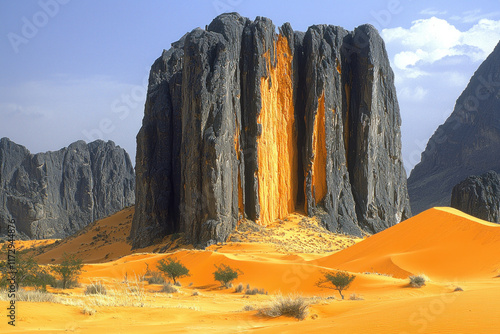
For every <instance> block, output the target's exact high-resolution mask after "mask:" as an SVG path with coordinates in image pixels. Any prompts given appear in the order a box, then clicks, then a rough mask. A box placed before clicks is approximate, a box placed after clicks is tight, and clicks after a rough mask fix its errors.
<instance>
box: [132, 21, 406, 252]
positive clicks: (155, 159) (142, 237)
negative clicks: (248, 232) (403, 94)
mask: <svg viewBox="0 0 500 334" xmlns="http://www.w3.org/2000/svg"><path fill="white" fill-rule="evenodd" d="M400 123H401V120H400V115H399V107H398V103H397V98H396V92H395V88H394V75H393V72H392V70H391V68H390V65H389V61H388V58H387V54H386V51H385V46H384V42H383V41H382V39H381V37H380V36H379V34H378V33H377V31H376V30H375V29H374V28H373V27H372V26H369V25H364V26H360V27H358V28H356V29H355V30H354V31H352V32H350V31H347V30H345V29H343V28H341V27H336V26H330V25H318V26H311V27H310V28H309V29H308V30H307V32H305V33H304V32H296V31H293V30H292V28H291V26H290V25H289V24H284V25H283V26H282V27H280V28H279V29H278V31H276V27H275V26H274V25H273V23H272V22H271V20H269V19H267V18H262V17H257V18H256V19H255V21H251V20H249V19H247V18H243V17H241V16H239V15H238V14H235V13H232V14H223V15H221V16H219V17H217V18H216V19H214V21H213V22H212V23H211V24H210V25H209V26H207V27H206V29H205V30H202V29H195V30H193V31H192V32H190V33H188V34H186V35H185V36H184V37H182V38H181V39H180V40H179V41H178V42H176V43H173V44H172V47H171V48H170V49H169V50H168V51H164V52H163V54H162V56H161V57H160V58H158V59H157V60H156V62H155V63H154V64H153V66H152V69H151V73H150V79H149V90H148V96H147V101H146V107H145V114H144V119H143V125H142V128H141V130H140V132H139V134H138V136H137V155H136V157H137V158H136V159H137V160H136V178H137V179H136V184H137V187H136V199H137V201H136V211H135V215H134V220H133V226H132V232H131V238H132V240H133V244H134V247H142V246H146V245H149V244H151V243H153V242H154V241H155V240H158V239H161V238H163V237H164V236H165V235H167V234H171V233H176V232H182V233H185V236H186V237H187V239H188V240H190V241H191V242H192V243H194V244H195V245H198V246H204V245H207V244H210V243H213V242H222V241H225V240H226V238H227V236H228V235H229V233H230V232H231V231H233V230H234V228H235V227H236V224H237V222H238V220H239V219H240V218H242V217H244V218H248V219H251V220H254V221H255V222H257V223H259V224H261V225H264V226H265V225H268V224H270V223H273V222H275V221H276V220H278V219H284V218H285V217H286V216H287V215H288V214H289V213H291V212H294V211H301V212H305V213H306V214H307V215H309V216H314V215H316V216H318V217H319V218H320V219H321V220H322V222H323V225H324V226H325V227H326V228H328V229H329V230H331V231H336V232H345V233H348V234H352V235H362V234H363V233H364V232H368V233H374V232H378V231H381V230H383V229H385V228H387V227H389V226H392V225H394V224H397V223H398V222H400V221H401V220H404V219H406V218H408V217H409V216H410V215H411V214H410V209H409V201H408V194H407V190H406V175H405V172H404V169H403V164H402V159H401V135H400Z"/></svg>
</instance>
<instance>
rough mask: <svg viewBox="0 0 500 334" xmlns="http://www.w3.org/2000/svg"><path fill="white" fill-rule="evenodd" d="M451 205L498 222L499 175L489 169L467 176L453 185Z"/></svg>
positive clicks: (472, 214)
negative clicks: (485, 171)
mask: <svg viewBox="0 0 500 334" xmlns="http://www.w3.org/2000/svg"><path fill="white" fill-rule="evenodd" d="M451 206H452V207H454V208H455V209H458V210H460V211H463V212H465V213H468V214H469V215H471V216H474V217H477V218H481V219H483V220H487V221H489V222H492V223H499V224H500V175H498V174H497V173H495V172H494V171H489V172H487V173H485V174H483V175H481V176H469V177H468V178H466V179H465V180H463V181H462V182H460V183H459V184H457V185H456V186H455V187H453V191H452V193H451Z"/></svg>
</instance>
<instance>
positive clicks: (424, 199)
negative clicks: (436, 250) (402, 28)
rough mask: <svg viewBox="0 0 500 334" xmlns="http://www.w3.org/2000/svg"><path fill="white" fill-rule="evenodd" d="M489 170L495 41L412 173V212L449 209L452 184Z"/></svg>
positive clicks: (496, 94) (497, 59)
mask: <svg viewBox="0 0 500 334" xmlns="http://www.w3.org/2000/svg"><path fill="white" fill-rule="evenodd" d="M489 170H493V171H496V172H497V173H500V43H498V44H497V46H496V47H495V49H494V50H493V52H492V53H491V54H490V55H489V56H488V57H487V59H486V60H485V61H484V62H483V63H482V64H481V65H480V66H479V68H478V69H477V71H476V72H475V73H474V75H473V76H472V78H471V79H470V81H469V84H468V85H467V87H466V88H465V90H464V91H463V93H462V94H461V95H460V97H459V98H458V99H457V102H456V104H455V109H454V110H453V113H452V114H451V115H450V117H449V118H448V119H447V120H446V122H445V123H444V124H442V125H441V126H439V128H438V129H437V130H436V132H435V133H434V135H433V136H432V137H431V138H430V140H429V142H428V143H427V147H426V149H425V151H424V152H423V153H422V158H421V161H420V163H418V164H417V165H416V166H415V168H414V169H413V170H412V172H411V174H410V177H409V178H408V193H409V195H410V203H411V208H412V212H413V213H414V214H418V213H419V212H422V211H424V210H427V209H429V208H431V207H434V206H449V205H450V199H451V191H452V189H453V187H454V186H455V185H456V184H458V183H459V182H461V181H462V180H464V179H465V178H466V177H468V176H471V175H480V174H483V173H485V172H487V171H489Z"/></svg>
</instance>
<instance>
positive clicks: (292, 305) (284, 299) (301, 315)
mask: <svg viewBox="0 0 500 334" xmlns="http://www.w3.org/2000/svg"><path fill="white" fill-rule="evenodd" d="M308 313H309V304H308V303H307V301H306V299H305V298H304V297H302V296H299V295H287V296H282V295H277V296H276V297H274V298H273V300H272V302H271V305H270V306H269V307H267V308H263V309H260V310H259V314H260V315H263V316H267V317H273V318H275V317H279V316H282V315H284V316H286V317H293V318H297V319H299V320H304V319H305V318H306V316H307V314H308Z"/></svg>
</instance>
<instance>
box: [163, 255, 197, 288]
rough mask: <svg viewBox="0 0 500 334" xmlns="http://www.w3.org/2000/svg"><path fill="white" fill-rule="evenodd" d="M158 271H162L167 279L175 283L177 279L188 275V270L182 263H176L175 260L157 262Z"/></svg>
mask: <svg viewBox="0 0 500 334" xmlns="http://www.w3.org/2000/svg"><path fill="white" fill-rule="evenodd" d="M157 268H158V270H160V271H162V272H163V273H164V274H165V275H166V276H167V277H168V278H169V279H171V280H173V281H174V284H175V283H177V279H178V278H181V277H185V276H190V275H189V270H188V269H187V268H186V267H184V265H183V264H182V263H180V262H179V261H177V259H168V260H167V261H165V259H162V260H160V261H158V265H157Z"/></svg>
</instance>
